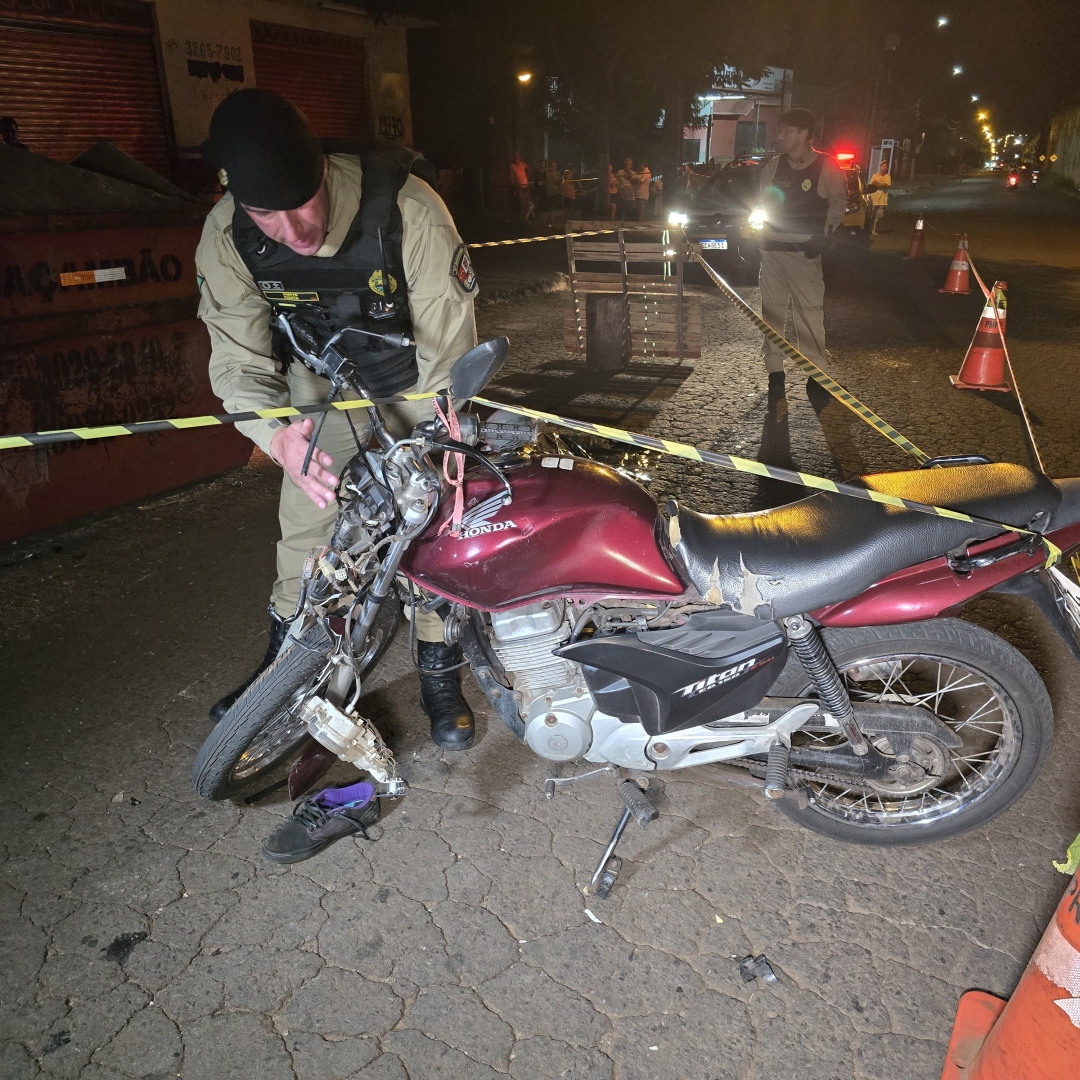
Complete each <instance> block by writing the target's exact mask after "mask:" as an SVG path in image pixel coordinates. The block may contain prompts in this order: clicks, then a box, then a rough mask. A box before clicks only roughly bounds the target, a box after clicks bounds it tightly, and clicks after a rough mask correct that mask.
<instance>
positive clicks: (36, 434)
mask: <svg viewBox="0 0 1080 1080" xmlns="http://www.w3.org/2000/svg"><path fill="white" fill-rule="evenodd" d="M434 396H435V395H434V394H395V395H393V396H392V397H384V398H375V399H369V398H357V399H355V400H353V401H332V402H330V403H329V404H328V405H327V404H319V405H295V406H294V405H285V406H282V407H281V408H278V409H254V410H252V411H251V412H238V413H218V414H217V415H216V416H183V417H177V418H176V419H173V420H143V421H140V422H139V423H135V424H108V425H106V426H103V427H82V428H59V429H58V430H56V431H31V432H27V433H26V434H25V435H7V436H3V437H0V450H16V449H22V448H25V447H28V446H49V445H51V444H52V443H62V442H85V441H86V440H88V439H111V438H114V437H115V436H118V435H146V434H149V433H150V432H154V431H185V430H187V429H188V428H200V427H215V426H217V425H219V424H239V423H242V422H243V421H245V420H278V419H280V418H282V417H285V416H311V415H312V414H316V413H324V412H330V411H331V410H334V411H337V412H344V411H347V410H349V409H365V408H367V407H368V406H369V405H393V404H394V403H395V402H400V401H423V400H425V399H428V398H433V397H434Z"/></svg>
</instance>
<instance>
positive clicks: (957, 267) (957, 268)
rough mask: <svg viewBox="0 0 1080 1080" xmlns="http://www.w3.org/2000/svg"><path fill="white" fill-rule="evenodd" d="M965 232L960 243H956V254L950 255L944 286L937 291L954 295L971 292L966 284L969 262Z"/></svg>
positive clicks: (969, 267) (965, 294)
mask: <svg viewBox="0 0 1080 1080" xmlns="http://www.w3.org/2000/svg"><path fill="white" fill-rule="evenodd" d="M967 252H968V246H967V233H964V235H963V236H961V237H960V243H958V244H957V245H956V254H955V255H954V256H953V257H952V265H951V266H950V267H949V273H948V275H947V276H946V278H945V287H944V288H941V289H938V292H942V293H952V294H953V295H954V296H967V295H968V294H969V293H970V292H971V288H970V287H969V285H968V273H969V271H970V269H971V263H969V262H968V253H967Z"/></svg>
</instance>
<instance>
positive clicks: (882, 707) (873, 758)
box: [774, 699, 963, 781]
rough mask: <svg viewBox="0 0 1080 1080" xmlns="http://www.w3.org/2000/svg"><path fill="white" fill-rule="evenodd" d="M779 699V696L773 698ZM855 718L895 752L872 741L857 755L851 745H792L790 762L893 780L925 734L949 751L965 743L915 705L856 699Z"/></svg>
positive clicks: (815, 727) (821, 728)
mask: <svg viewBox="0 0 1080 1080" xmlns="http://www.w3.org/2000/svg"><path fill="white" fill-rule="evenodd" d="M774 700H777V699H774ZM853 706H854V709H855V718H856V720H857V721H858V723H859V727H860V728H861V729H862V732H863V734H864V735H866V736H867V738H868V740H869V739H873V738H874V737H875V736H881V735H884V736H885V737H886V738H887V739H888V740H889V745H890V746H891V747H892V751H893V753H892V754H891V755H890V754H883V753H882V752H881V751H880V750H878V749H877V747H875V746H874V745H873V743H872V742H871V743H870V745H869V752H868V753H867V754H866V755H865V756H863V757H857V756H856V755H855V753H854V751H853V750H852V748H851V746H850V745H848V744H845V745H843V746H836V747H830V748H829V749H822V750H815V749H809V748H805V747H797V746H793V747H792V748H791V754H790V758H789V763H790V765H791V767H792V768H800V769H809V770H821V771H822V772H832V773H834V774H836V775H839V776H844V777H850V778H851V779H852V780H855V781H860V780H884V781H888V780H891V779H892V772H891V770H893V769H894V768H895V767H896V765H897V759H898V758H899V757H900V756H901V755H908V756H910V755H911V752H912V744H913V743H914V741H915V739H916V738H917V737H918V736H920V735H922V736H925V737H926V738H929V739H933V740H934V742H936V743H938V744H939V745H940V746H941V747H943V748H944V749H946V750H955V749H958V748H959V747H961V746H963V740H962V739H961V738H960V737H959V736H958V735H957V734H956V732H955V731H953V730H952V728H950V727H949V726H948V725H947V724H944V723H942V721H941V720H939V719H938V718H937V717H936V716H934V714H933V713H930V712H927V711H926V710H925V709H920V708H918V707H917V706H914V705H902V704H894V703H892V702H869V701H867V702H853ZM803 729H804V730H806V731H810V732H813V731H829V732H838V731H839V728H838V727H835V726H824V725H815V724H813V723H807V724H804V725H803Z"/></svg>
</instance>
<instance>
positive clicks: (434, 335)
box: [398, 176, 477, 393]
mask: <svg viewBox="0 0 1080 1080" xmlns="http://www.w3.org/2000/svg"><path fill="white" fill-rule="evenodd" d="M398 206H399V207H400V209H401V216H402V221H403V231H402V245H401V246H402V261H403V262H404V264H405V277H406V283H407V285H408V288H409V313H410V315H411V316H412V324H413V336H414V338H415V339H416V359H417V366H418V368H419V372H420V375H419V381H418V383H417V390H418V391H419V392H420V393H427V392H430V391H432V390H441V389H445V387H446V386H447V385H448V384H449V382H450V368H451V367H452V366H453V364H454V361H455V360H457V358H458V357H459V356H461V354H462V353H465V352H468V351H469V349H471V348H472V347H473V346H474V345H475V344H476V320H475V318H474V316H473V300H474V298H475V297H476V293H477V285H476V278H475V276H474V275H473V273H472V267H471V264H470V263H469V255H468V250H467V249H466V248H465V246H464V244H462V241H461V237H460V236H459V235H458V231H457V229H456V227H455V226H454V220H453V218H452V217H451V216H450V211H449V210H447V209H446V206H445V204H444V203H443V201H442V199H440V198H439V196H438V195H437V194H436V193H435V192H434V191H433V190H432V189H431V188H430V187H428V185H427V184H425V183H424V181H423V180H420V179H418V178H417V177H415V176H410V177H409V179H408V180H406V182H405V186H404V187H403V188H402V189H401V192H400V194H399V195H398Z"/></svg>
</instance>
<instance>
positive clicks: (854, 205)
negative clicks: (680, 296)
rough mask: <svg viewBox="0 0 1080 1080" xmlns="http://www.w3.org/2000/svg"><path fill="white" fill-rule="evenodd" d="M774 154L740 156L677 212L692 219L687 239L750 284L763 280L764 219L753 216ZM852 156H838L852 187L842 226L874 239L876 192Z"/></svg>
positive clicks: (695, 190)
mask: <svg viewBox="0 0 1080 1080" xmlns="http://www.w3.org/2000/svg"><path fill="white" fill-rule="evenodd" d="M772 157H773V155H772V154H752V155H747V156H746V157H738V158H736V159H735V160H734V161H732V162H731V163H730V164H728V165H725V166H724V168H722V169H720V170H719V171H718V172H715V173H713V174H712V175H711V176H709V177H707V178H706V179H704V180H702V181H701V182H699V183H698V185H697V186H696V187H695V188H693V189H688V190H687V193H686V198H685V202H684V206H683V207H681V208H676V209H675V210H674V211H673V213H674V214H675V215H676V216H677V217H678V216H684V217H685V218H686V221H685V224H684V228H685V229H686V236H687V239H688V240H689V241H690V242H691V243H692V244H694V245H696V247H697V249H698V250H699V251H700V252H701V255H702V257H703V258H704V259H705V260H706V261H707V262H708V263H709V265H710V266H713V267H715V268H716V269H717V270H719V271H721V272H729V273H730V272H734V273H735V274H738V275H741V276H742V277H743V278H744V279H745V280H747V281H749V282H753V281H757V276H758V269H759V267H760V265H761V247H760V244H761V229H760V223H758V222H755V223H752V222H751V214H752V213H753V211H754V209H755V207H756V206H757V204H758V201H759V192H760V189H761V170H762V169H763V168H764V166H765V165H766V163H767V162H769V161H770V160H771V159H772ZM852 158H853V155H844V154H838V155H837V164H838V165H839V166H840V168H841V170H842V171H843V173H844V176H845V177H846V179H847V186H848V204H847V213H846V214H845V215H844V220H843V221H842V222H841V225H840V227H841V228H842V229H843V230H844V231H845V232H847V233H849V234H850V235H852V236H857V237H860V238H863V237H866V238H869V234H870V229H871V227H872V225H873V216H872V214H871V211H870V195H869V193H868V192H867V190H866V188H865V186H864V185H863V179H862V170H861V169H860V168H859V167H858V166H857V165H855V164H854V163H853V160H852ZM754 224H756V225H757V226H758V227H757V228H755V227H754Z"/></svg>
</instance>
